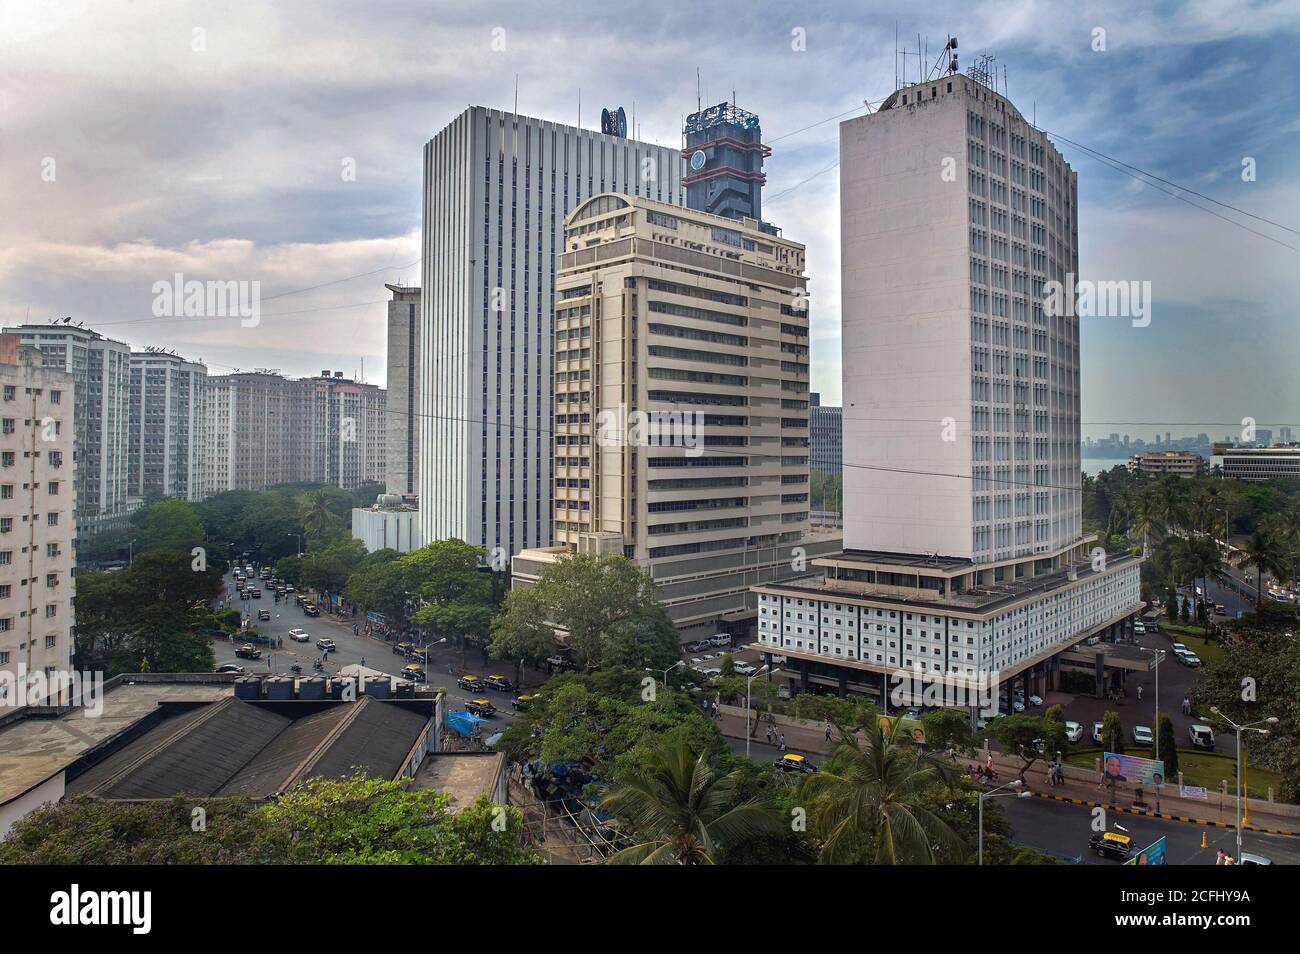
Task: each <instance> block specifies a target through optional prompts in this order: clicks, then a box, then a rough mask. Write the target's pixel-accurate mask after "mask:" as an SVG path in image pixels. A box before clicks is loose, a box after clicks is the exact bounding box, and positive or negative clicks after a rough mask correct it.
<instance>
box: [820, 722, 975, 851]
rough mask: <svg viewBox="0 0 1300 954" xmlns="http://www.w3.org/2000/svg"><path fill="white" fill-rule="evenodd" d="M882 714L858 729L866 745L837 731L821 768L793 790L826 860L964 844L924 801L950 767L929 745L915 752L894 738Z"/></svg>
mask: <svg viewBox="0 0 1300 954" xmlns="http://www.w3.org/2000/svg"><path fill="white" fill-rule="evenodd" d="M882 721H883V720H879V719H872V720H869V722H868V724H867V725H866V727H865V728H864V730H863V731H864V734H865V736H866V740H865V745H864V744H862V743H860V742H859V740H858V738H857V736H853V735H849V734H847V733H842V734H841V737H840V741H839V743H838V745H837V746H836V748H835V751H834V752H833V753H832V754H831V756H830V758H828V759H827V760H826V762H824V763H823V764H822V770H821V771H820V772H817V773H816V774H813V775H808V776H805V777H804V780H803V782H802V784H801V785H800V786H799V797H800V799H801V800H802V802H803V804H805V805H807V806H808V814H809V817H810V819H811V820H812V822H813V829H814V831H816V832H817V833H818V834H819V835H820V837H821V843H822V844H821V852H820V856H819V860H820V861H821V862H822V863H824V864H845V863H854V862H861V861H863V860H864V856H865V854H866V852H867V850H868V849H869V848H870V846H871V845H872V844H873V843H874V845H875V857H874V863H875V864H881V865H893V864H899V863H900V862H902V863H909V862H919V863H924V864H934V863H935V848H936V847H938V846H944V847H951V848H954V849H956V850H961V849H962V847H963V846H962V843H961V840H960V839H959V838H958V837H957V834H956V833H955V832H954V831H953V830H952V829H951V828H950V827H949V826H948V824H947V823H946V822H945V821H944V820H943V819H942V818H940V817H939V816H938V815H935V814H934V813H933V812H931V811H930V810H929V809H927V808H925V806H924V804H923V795H924V792H925V791H926V789H928V788H929V787H930V786H932V785H935V784H945V785H946V784H951V782H952V771H951V769H950V768H949V767H948V766H946V765H945V764H944V763H943V762H942V760H941V759H940V758H939V757H938V756H937V755H936V754H935V753H933V752H927V753H925V754H924V755H915V754H914V753H913V752H912V751H911V750H910V749H908V748H904V747H903V746H900V745H898V744H896V743H895V742H894V738H893V735H892V733H890V732H886V730H885V729H884V728H883V727H882V725H881V722H882Z"/></svg>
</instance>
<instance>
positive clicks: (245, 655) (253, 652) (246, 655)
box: [235, 643, 262, 659]
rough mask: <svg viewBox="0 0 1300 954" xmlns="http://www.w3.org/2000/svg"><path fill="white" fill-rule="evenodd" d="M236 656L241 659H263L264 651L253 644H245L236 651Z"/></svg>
mask: <svg viewBox="0 0 1300 954" xmlns="http://www.w3.org/2000/svg"><path fill="white" fill-rule="evenodd" d="M235 655H236V656H238V657H239V658H240V659H261V658H262V651H261V650H260V649H258V648H257V647H256V646H254V645H253V644H252V643H244V645H242V646H240V647H239V648H238V649H236V650H235Z"/></svg>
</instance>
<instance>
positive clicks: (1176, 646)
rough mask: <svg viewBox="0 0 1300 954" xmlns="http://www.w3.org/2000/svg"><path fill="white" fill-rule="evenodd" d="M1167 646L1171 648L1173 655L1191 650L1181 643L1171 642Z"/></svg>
mask: <svg viewBox="0 0 1300 954" xmlns="http://www.w3.org/2000/svg"><path fill="white" fill-rule="evenodd" d="M1169 648H1170V649H1171V650H1173V653H1174V655H1175V656H1177V655H1178V654H1180V653H1190V652H1191V650H1190V649H1188V648H1187V647H1186V646H1184V645H1183V644H1182V643H1172V644H1171V645H1170V646H1169Z"/></svg>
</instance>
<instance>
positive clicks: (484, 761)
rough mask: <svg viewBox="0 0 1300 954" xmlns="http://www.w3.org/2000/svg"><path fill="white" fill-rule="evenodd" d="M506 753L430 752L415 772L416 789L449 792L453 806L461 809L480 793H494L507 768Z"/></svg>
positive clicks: (458, 809) (455, 809) (472, 801)
mask: <svg viewBox="0 0 1300 954" xmlns="http://www.w3.org/2000/svg"><path fill="white" fill-rule="evenodd" d="M505 759H506V757H505V754H504V753H502V752H438V753H436V754H432V755H430V756H429V757H428V758H427V759H425V760H424V762H423V763H422V764H421V765H420V770H419V771H418V772H417V773H416V774H415V780H414V785H415V787H416V788H428V789H432V790H433V791H435V792H446V793H447V794H448V795H450V796H451V805H450V808H451V810H452V811H460V810H461V809H462V808H467V807H469V806H470V805H472V804H473V803H474V802H475V801H476V800H477V799H478V797H479V796H480V795H491V794H492V792H493V791H494V790H495V788H496V783H497V778H498V777H499V776H500V774H501V773H502V772H503V771H505Z"/></svg>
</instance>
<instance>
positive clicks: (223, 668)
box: [212, 663, 246, 676]
mask: <svg viewBox="0 0 1300 954" xmlns="http://www.w3.org/2000/svg"><path fill="white" fill-rule="evenodd" d="M212 671H213V672H230V673H234V674H235V675H236V676H242V675H243V674H244V672H245V671H246V670H245V669H244V667H243V666H240V665H237V664H235V663H222V664H221V665H220V666H218V667H217V668H216V669H214V670H212Z"/></svg>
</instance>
